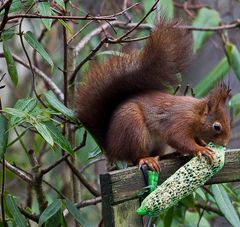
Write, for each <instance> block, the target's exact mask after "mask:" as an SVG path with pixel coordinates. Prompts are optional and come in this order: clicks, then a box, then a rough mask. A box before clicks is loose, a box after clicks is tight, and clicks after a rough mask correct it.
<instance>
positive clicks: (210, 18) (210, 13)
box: [192, 8, 221, 52]
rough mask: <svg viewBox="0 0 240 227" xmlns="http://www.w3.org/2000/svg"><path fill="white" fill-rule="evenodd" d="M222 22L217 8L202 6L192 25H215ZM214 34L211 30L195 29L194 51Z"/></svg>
mask: <svg viewBox="0 0 240 227" xmlns="http://www.w3.org/2000/svg"><path fill="white" fill-rule="evenodd" d="M220 22H221V18H220V16H219V13H218V12H217V11H216V10H213V9H207V8H202V9H200V10H199V11H198V14H197V16H196V18H195V19H194V21H193V24H192V25H193V26H194V27H214V26H217V25H218V24H219V23H220ZM212 34H213V32H211V31H193V52H196V51H197V50H198V49H199V48H200V47H201V46H202V45H203V43H204V42H205V41H206V40H207V39H208V38H209V37H210V36H211V35H212Z"/></svg>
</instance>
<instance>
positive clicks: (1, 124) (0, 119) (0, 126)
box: [0, 114, 8, 160]
mask: <svg viewBox="0 0 240 227" xmlns="http://www.w3.org/2000/svg"><path fill="white" fill-rule="evenodd" d="M7 144H8V120H7V118H6V117H5V116H4V115H3V114H0V160H2V157H3V155H4V153H5V152H6V149H7Z"/></svg>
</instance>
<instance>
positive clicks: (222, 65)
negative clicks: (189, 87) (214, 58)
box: [194, 57, 230, 98]
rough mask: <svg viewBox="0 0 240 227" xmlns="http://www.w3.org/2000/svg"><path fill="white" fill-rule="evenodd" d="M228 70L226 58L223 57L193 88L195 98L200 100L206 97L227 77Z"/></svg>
mask: <svg viewBox="0 0 240 227" xmlns="http://www.w3.org/2000/svg"><path fill="white" fill-rule="evenodd" d="M229 69H230V66H229V64H228V60H227V58H226V57H223V58H222V59H221V60H220V61H219V62H218V64H217V65H216V66H215V67H214V68H213V69H212V70H211V71H210V72H209V74H208V75H207V76H206V77H205V78H204V79H202V80H201V82H200V83H199V84H197V86H196V87H195V88H194V92H195V93H196V97H198V98H200V97H203V96H204V95H206V94H207V93H208V92H209V91H210V90H211V89H212V88H213V87H214V86H215V85H216V83H217V82H218V81H220V80H222V79H223V78H224V76H225V75H227V73H228V71H229Z"/></svg>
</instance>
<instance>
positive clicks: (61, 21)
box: [58, 19, 73, 35]
mask: <svg viewBox="0 0 240 227" xmlns="http://www.w3.org/2000/svg"><path fill="white" fill-rule="evenodd" d="M58 21H59V22H60V23H61V24H62V26H63V27H64V28H66V30H67V31H68V32H69V33H70V34H72V35H73V30H72V28H71V27H70V26H69V25H68V24H67V23H66V22H65V21H64V20H62V19H59V20H58Z"/></svg>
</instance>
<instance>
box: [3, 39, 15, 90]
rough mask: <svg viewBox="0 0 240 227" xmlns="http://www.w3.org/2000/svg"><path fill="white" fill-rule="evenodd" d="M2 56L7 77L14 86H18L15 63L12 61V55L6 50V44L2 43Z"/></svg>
mask: <svg viewBox="0 0 240 227" xmlns="http://www.w3.org/2000/svg"><path fill="white" fill-rule="evenodd" d="M3 54H4V57H5V60H6V63H7V69H8V73H9V76H10V77H11V80H12V82H13V84H14V85H15V86H17V84H18V72H17V67H16V64H15V61H14V60H13V57H12V54H11V52H10V50H9V48H8V43H7V42H6V41H3Z"/></svg>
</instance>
